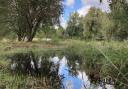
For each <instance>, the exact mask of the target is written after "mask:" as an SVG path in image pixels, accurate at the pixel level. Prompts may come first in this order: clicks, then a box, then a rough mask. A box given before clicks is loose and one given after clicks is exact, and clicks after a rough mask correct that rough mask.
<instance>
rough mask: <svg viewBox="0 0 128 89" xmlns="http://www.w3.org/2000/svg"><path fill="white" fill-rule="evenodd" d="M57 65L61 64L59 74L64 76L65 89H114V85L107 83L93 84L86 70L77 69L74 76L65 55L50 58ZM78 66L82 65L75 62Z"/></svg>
mask: <svg viewBox="0 0 128 89" xmlns="http://www.w3.org/2000/svg"><path fill="white" fill-rule="evenodd" d="M50 60H51V61H52V62H54V64H55V65H57V64H59V72H58V75H60V76H63V77H64V78H63V81H62V83H63V86H64V89H114V87H113V85H109V84H105V85H104V86H103V85H102V84H98V85H95V84H92V83H91V82H90V80H89V78H88V76H87V75H86V73H85V71H81V70H77V75H76V76H73V75H72V74H71V73H70V67H69V66H68V63H67V62H68V61H67V58H66V57H65V56H64V57H63V58H62V59H59V57H57V56H56V57H53V58H50ZM75 64H76V66H80V64H79V63H75Z"/></svg>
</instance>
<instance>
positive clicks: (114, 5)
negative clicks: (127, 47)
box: [110, 0, 128, 40]
mask: <svg viewBox="0 0 128 89" xmlns="http://www.w3.org/2000/svg"><path fill="white" fill-rule="evenodd" d="M110 8H111V19H112V20H113V22H114V28H113V29H114V30H113V36H114V38H115V39H117V40H124V39H127V38H128V25H127V24H128V16H127V15H128V2H127V0H118V1H117V0H112V2H111V3H110Z"/></svg>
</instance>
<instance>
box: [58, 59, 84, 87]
mask: <svg viewBox="0 0 128 89" xmlns="http://www.w3.org/2000/svg"><path fill="white" fill-rule="evenodd" d="M68 70H69V67H68V65H67V59H66V58H65V57H63V58H62V59H61V60H60V68H59V75H63V76H64V79H63V85H64V87H65V88H67V87H68V88H69V89H70V88H71V89H81V88H82V84H83V81H82V80H81V79H80V78H78V77H77V76H72V75H71V74H70V73H69V71H68ZM79 77H80V76H79ZM68 88H67V89H68Z"/></svg>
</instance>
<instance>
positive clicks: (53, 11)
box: [9, 0, 63, 41]
mask: <svg viewBox="0 0 128 89" xmlns="http://www.w3.org/2000/svg"><path fill="white" fill-rule="evenodd" d="M62 1H63V0H10V1H9V17H10V19H11V21H10V24H11V27H12V28H11V29H12V30H13V31H14V32H15V33H16V34H17V36H18V40H19V41H22V40H23V41H24V40H25V39H26V40H27V41H32V40H33V38H34V36H35V35H36V33H37V31H38V28H39V27H40V26H44V25H46V24H50V26H53V25H55V24H59V17H60V15H61V14H62V12H63V5H62Z"/></svg>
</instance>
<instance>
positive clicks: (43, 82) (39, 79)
mask: <svg viewBox="0 0 128 89" xmlns="http://www.w3.org/2000/svg"><path fill="white" fill-rule="evenodd" d="M10 66H11V71H12V72H13V73H14V74H18V75H19V76H20V75H24V76H29V75H30V76H31V77H32V79H33V80H34V79H35V80H36V81H35V82H36V83H34V85H33V84H32V85H33V87H34V89H36V87H39V86H40V87H41V86H43V87H44V86H46V87H45V89H60V88H61V87H62V84H61V83H62V82H61V81H62V78H63V77H60V76H59V75H58V68H59V64H57V65H55V64H54V63H53V62H51V61H50V60H49V58H48V55H46V54H45V55H43V56H40V57H38V56H35V55H34V54H33V53H32V52H30V53H17V54H15V55H14V56H12V57H11V64H10ZM33 80H32V81H33ZM26 86H27V85H26ZM31 87H32V86H31ZM39 89H42V88H39Z"/></svg>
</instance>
